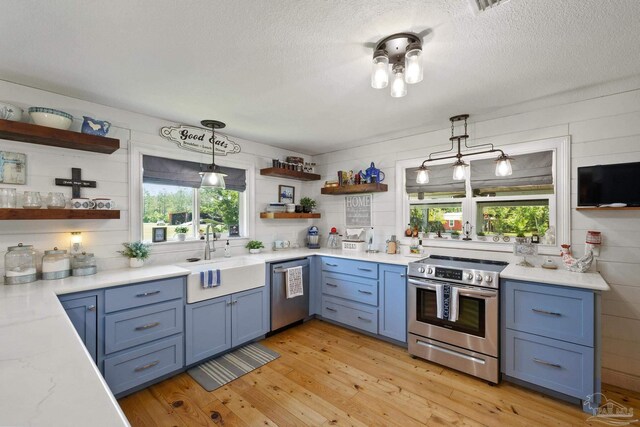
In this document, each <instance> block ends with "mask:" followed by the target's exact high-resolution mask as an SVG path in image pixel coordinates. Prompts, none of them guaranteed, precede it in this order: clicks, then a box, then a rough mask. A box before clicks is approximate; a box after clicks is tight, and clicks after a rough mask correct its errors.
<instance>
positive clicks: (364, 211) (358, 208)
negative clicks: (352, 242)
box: [344, 194, 373, 228]
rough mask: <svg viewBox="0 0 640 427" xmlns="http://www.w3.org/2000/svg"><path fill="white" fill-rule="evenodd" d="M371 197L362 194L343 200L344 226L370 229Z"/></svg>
mask: <svg viewBox="0 0 640 427" xmlns="http://www.w3.org/2000/svg"><path fill="white" fill-rule="evenodd" d="M372 206H373V195H371V194H362V195H358V196H346V197H345V198H344V212H345V224H346V226H347V228H356V227H371V226H372V221H371V210H372Z"/></svg>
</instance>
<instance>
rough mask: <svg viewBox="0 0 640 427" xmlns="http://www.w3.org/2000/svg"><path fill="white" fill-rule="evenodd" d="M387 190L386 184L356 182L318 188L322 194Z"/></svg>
mask: <svg viewBox="0 0 640 427" xmlns="http://www.w3.org/2000/svg"><path fill="white" fill-rule="evenodd" d="M385 191H388V186H387V184H380V183H376V184H358V185H343V186H342V187H323V188H321V189H320V192H321V193H322V194H333V195H337V194H360V193H382V192H385Z"/></svg>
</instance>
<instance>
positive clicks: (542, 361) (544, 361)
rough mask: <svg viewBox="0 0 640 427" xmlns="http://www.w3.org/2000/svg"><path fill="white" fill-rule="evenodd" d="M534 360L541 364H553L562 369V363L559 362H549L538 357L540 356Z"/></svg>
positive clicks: (552, 365) (554, 366) (553, 366)
mask: <svg viewBox="0 0 640 427" xmlns="http://www.w3.org/2000/svg"><path fill="white" fill-rule="evenodd" d="M533 361H534V362H536V363H539V364H541V365H547V366H551V367H552V368H558V369H561V368H562V365H558V364H557V363H551V362H547V361H546V360H542V359H538V358H535V357H534V358H533Z"/></svg>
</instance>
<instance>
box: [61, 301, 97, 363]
mask: <svg viewBox="0 0 640 427" xmlns="http://www.w3.org/2000/svg"><path fill="white" fill-rule="evenodd" d="M61 303H62V307H64V309H65V311H66V312H67V316H69V319H70V320H71V323H72V324H73V327H74V328H76V331H77V332H78V335H79V336H80V339H81V340H82V342H83V343H84V345H85V347H86V348H87V350H88V351H89V354H90V355H91V358H92V359H93V361H94V362H96V357H97V348H98V334H97V330H98V309H97V307H98V297H97V296H95V295H91V296H86V297H82V298H76V299H69V300H64V301H61Z"/></svg>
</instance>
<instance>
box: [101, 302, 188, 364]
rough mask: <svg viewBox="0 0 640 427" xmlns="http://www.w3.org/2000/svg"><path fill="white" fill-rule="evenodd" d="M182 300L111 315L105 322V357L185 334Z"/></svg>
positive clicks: (107, 316)
mask: <svg viewBox="0 0 640 427" xmlns="http://www.w3.org/2000/svg"><path fill="white" fill-rule="evenodd" d="M183 312H184V305H183V304H182V300H174V301H169V302H165V303H160V304H154V305H147V306H144V307H140V308H134V309H131V310H126V311H120V312H118V313H113V314H108V315H106V316H105V320H104V352H105V354H110V353H114V352H116V351H120V350H124V349H125V348H130V347H134V346H136V345H140V344H145V343H148V342H151V341H154V340H157V339H160V338H164V337H168V336H169V335H173V334H177V333H180V332H182V327H183V318H184V317H183Z"/></svg>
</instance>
